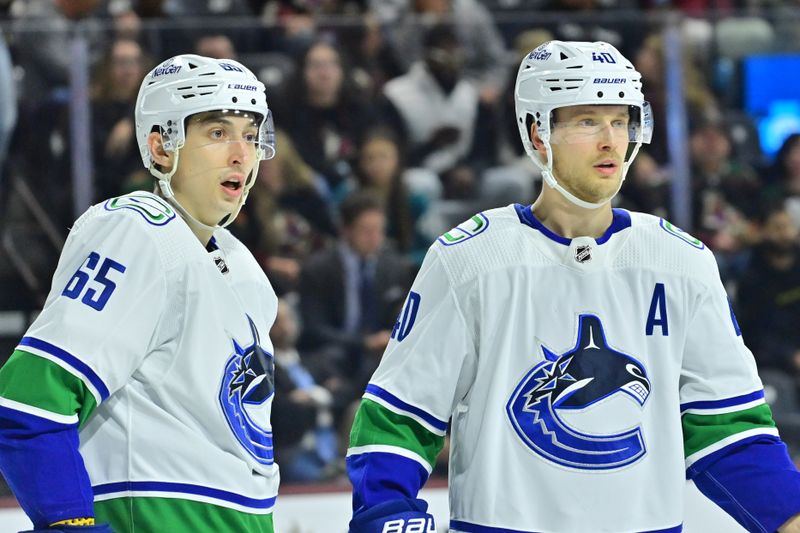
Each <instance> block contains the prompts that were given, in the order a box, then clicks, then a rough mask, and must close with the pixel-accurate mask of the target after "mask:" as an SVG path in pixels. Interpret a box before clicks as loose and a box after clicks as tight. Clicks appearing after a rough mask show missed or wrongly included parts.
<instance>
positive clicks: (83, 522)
mask: <svg viewBox="0 0 800 533" xmlns="http://www.w3.org/2000/svg"><path fill="white" fill-rule="evenodd" d="M93 525H94V518H91V517H89V518H69V519H67V520H60V521H58V522H53V523H52V524H50V527H53V526H93Z"/></svg>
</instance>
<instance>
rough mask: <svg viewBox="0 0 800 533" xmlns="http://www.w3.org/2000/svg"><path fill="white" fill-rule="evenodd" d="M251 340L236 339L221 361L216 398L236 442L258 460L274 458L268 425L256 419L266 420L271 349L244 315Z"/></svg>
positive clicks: (272, 383) (270, 388) (272, 377)
mask: <svg viewBox="0 0 800 533" xmlns="http://www.w3.org/2000/svg"><path fill="white" fill-rule="evenodd" d="M247 320H248V322H249V323H250V333H251V335H252V337H253V341H252V344H250V345H249V346H247V347H244V348H243V347H242V346H241V345H240V344H239V343H238V342H236V339H231V340H232V342H233V355H232V356H231V357H230V359H228V362H227V363H226V364H225V374H224V377H223V379H222V386H221V387H220V391H219V402H220V405H221V406H222V411H223V413H225V419H226V420H227V422H228V426H229V427H230V428H231V431H233V434H234V435H235V436H236V439H237V440H238V441H239V443H240V444H241V445H242V446H243V447H244V448H245V449H246V450H247V451H248V452H249V453H250V455H252V456H253V457H254V458H255V459H256V460H257V461H258V462H259V463H261V464H266V465H269V464H272V463H273V462H274V457H273V452H272V428H271V427H269V426H267V427H264V426H263V425H261V424H259V423H258V422H256V420H255V418H256V417H258V418H259V419H261V420H269V409H270V405H271V403H272V402H271V400H272V397H273V395H274V393H275V363H274V357H273V356H272V354H271V353H269V352H267V351H265V350H264V349H263V348H262V347H261V345H260V339H259V335H258V330H257V329H256V325H255V324H254V323H253V320H252V319H251V318H250V317H249V316H248V317H247Z"/></svg>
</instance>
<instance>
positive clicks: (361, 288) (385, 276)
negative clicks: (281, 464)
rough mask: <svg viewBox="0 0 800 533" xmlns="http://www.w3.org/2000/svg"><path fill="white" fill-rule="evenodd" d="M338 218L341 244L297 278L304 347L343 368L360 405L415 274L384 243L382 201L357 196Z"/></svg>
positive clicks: (312, 260)
mask: <svg viewBox="0 0 800 533" xmlns="http://www.w3.org/2000/svg"><path fill="white" fill-rule="evenodd" d="M340 214H341V237H340V239H339V241H338V242H337V243H336V245H335V246H332V247H329V248H328V249H326V250H323V251H321V252H318V253H316V254H314V255H312V256H311V257H310V258H309V259H308V260H307V261H306V263H305V265H304V267H303V271H302V273H301V276H300V312H301V318H302V323H303V333H302V336H301V344H300V346H301V348H302V349H304V350H306V351H307V352H309V353H310V351H314V352H316V353H315V354H314V356H313V357H314V358H317V359H322V360H324V361H326V362H327V363H328V364H329V365H330V366H334V367H336V368H338V371H339V372H340V377H342V378H343V379H345V380H347V381H348V382H349V383H350V385H351V389H352V391H353V396H352V398H351V399H352V400H356V399H358V398H359V397H360V396H361V393H362V392H363V390H364V387H365V386H366V384H367V381H368V379H369V376H370V375H372V372H373V371H374V370H375V368H376V367H377V365H378V362H379V360H380V356H381V354H382V353H383V350H384V349H385V348H386V344H387V343H388V342H389V337H390V335H391V330H392V328H393V327H394V323H395V320H396V318H397V314H398V313H399V311H400V307H401V305H402V303H403V299H404V298H405V296H406V293H407V291H408V288H409V286H410V282H411V271H410V268H409V264H408V262H407V261H406V260H405V259H403V258H402V257H401V256H400V255H399V254H397V252H395V251H394V250H392V248H391V247H390V246H388V245H387V244H386V233H385V228H386V214H385V210H384V205H383V203H382V202H381V201H380V199H379V198H377V197H375V196H374V195H373V194H370V193H368V192H356V193H353V194H352V195H351V196H349V197H347V198H346V199H345V200H344V201H343V202H342V204H341V206H340Z"/></svg>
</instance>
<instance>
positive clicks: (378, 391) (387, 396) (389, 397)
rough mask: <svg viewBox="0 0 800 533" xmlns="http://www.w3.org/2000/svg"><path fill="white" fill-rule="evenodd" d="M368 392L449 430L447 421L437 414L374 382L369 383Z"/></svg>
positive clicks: (429, 422)
mask: <svg viewBox="0 0 800 533" xmlns="http://www.w3.org/2000/svg"><path fill="white" fill-rule="evenodd" d="M367 392H368V393H370V394H372V395H374V396H377V397H378V398H380V399H381V400H383V401H385V402H387V403H389V404H390V405H393V406H395V407H397V408H398V409H402V410H403V411H406V412H408V413H411V414H414V415H417V416H418V417H420V418H421V419H423V420H424V421H425V422H427V423H428V424H430V425H431V426H433V427H435V428H436V429H438V430H439V431H447V421H442V420H439V419H438V418H436V417H435V416H433V415H431V414H429V413H426V412H425V411H423V410H422V409H420V408H419V407H414V406H413V405H411V404H407V403H406V402H404V401H403V400H401V399H400V398H398V397H397V396H395V395H394V394H392V393H391V392H388V391H386V390H384V389H382V388H380V387H379V386H377V385H373V384H372V383H370V384H368V385H367Z"/></svg>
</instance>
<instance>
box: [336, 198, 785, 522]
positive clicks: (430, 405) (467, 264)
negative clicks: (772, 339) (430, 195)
mask: <svg viewBox="0 0 800 533" xmlns="http://www.w3.org/2000/svg"><path fill="white" fill-rule="evenodd" d="M759 406H763V407H764V408H766V406H765V405H764V399H763V391H762V385H761V383H760V380H759V378H758V376H757V373H756V367H755V363H754V360H753V357H752V354H751V353H750V352H749V350H748V349H747V348H746V347H745V345H744V343H743V342H742V338H741V335H740V332H739V329H738V325H737V324H736V321H735V317H734V316H733V313H732V311H731V308H730V305H729V302H728V300H727V296H726V293H725V291H724V289H723V286H722V284H721V282H720V279H719V275H718V272H717V268H716V263H715V261H714V258H713V255H712V254H711V252H710V251H709V250H708V249H706V248H705V247H704V245H703V244H702V243H701V242H700V241H698V240H696V239H694V238H692V237H691V236H689V235H687V234H686V233H684V232H682V231H681V230H679V229H678V228H675V227H674V226H672V225H670V224H669V223H668V222H666V221H664V220H661V219H658V218H655V217H653V216H650V215H644V214H639V213H629V212H627V211H624V210H618V209H615V210H614V222H613V224H612V226H611V227H610V228H609V230H608V231H607V232H606V234H605V235H603V236H602V237H601V238H599V239H593V238H589V237H581V238H574V239H571V240H570V239H565V238H562V237H560V236H558V235H556V234H554V233H552V232H551V231H549V230H548V229H547V228H546V227H544V226H543V225H542V224H541V223H540V222H539V221H538V220H536V218H535V217H534V216H533V214H532V213H531V209H530V207H529V206H521V205H516V206H514V205H512V206H508V207H504V208H499V209H494V210H491V211H487V212H485V213H481V214H479V215H476V216H475V217H473V218H472V219H471V220H468V221H467V222H465V223H464V224H462V225H460V226H458V227H457V228H455V229H454V230H452V231H451V232H448V233H447V234H445V235H444V236H442V237H441V238H440V239H439V240H438V242H436V243H435V244H434V245H433V246H432V247H431V249H430V250H429V252H428V255H427V257H426V259H425V262H424V264H423V266H422V269H421V271H420V273H419V275H418V277H417V279H416V281H415V283H414V285H413V287H412V289H411V293H410V295H409V297H408V299H407V300H406V304H405V308H404V310H403V312H402V313H401V315H400V318H399V319H398V323H397V325H396V326H395V330H394V332H393V340H392V341H391V342H390V344H389V346H388V348H387V350H386V353H385V354H384V356H383V359H382V361H381V365H380V367H379V368H378V370H377V371H376V373H375V375H374V376H373V378H372V380H371V381H370V384H369V386H368V388H367V392H366V394H365V395H364V401H363V403H362V412H363V415H362V413H360V415H361V416H359V417H358V418H357V420H356V425H355V427H354V431H353V434H352V437H351V448H350V450H349V452H348V464H349V466H350V468H351V474H352V472H356V476H357V477H359V476H362V475H363V478H361V477H359V479H362V482H359V483H354V485H355V491H356V499H357V502H358V501H363V502H366V503H365V504H366V505H369V504H374V503H375V502H376V501H377V500H376V499H379V497H380V496H379V495H377V493H375V494H374V495H372V496H371V495H369V494H367V493H368V492H369V490H370V489H369V486H370V483H374V482H375V481H376V480H375V479H370V475H372V476H375V475H379V474H378V472H380V471H381V468H383V467H381V466H380V465H381V464H383V465H389V464H391V465H392V466H391V470H392V471H393V472H394V474H393V475H395V476H396V477H398V478H399V477H401V476H403V475H404V474H402V472H403V471H404V469H406V470H407V471H408V472H409V474H408V476H407V477H408V478H409V479H411V478H412V477H413V476H415V475H418V474H420V475H421V476H422V478H423V479H424V477H425V476H426V474H425V472H427V473H430V471H431V466H432V461H433V459H434V458H435V452H436V451H437V450H434V451H433V452H431V450H432V449H433V448H434V446H432V445H431V444H430V442H431V439H435V438H442V437H443V436H444V434H445V431H446V429H447V427H448V421H449V423H450V429H451V444H450V463H449V470H450V472H449V486H450V489H449V490H450V509H451V511H450V512H451V522H450V528H451V530H452V531H463V532H469V533H472V532H490V531H491V532H495V531H503V532H511V533H514V532H561V533H564V532H575V533H586V532H601V531H604V532H605V531H607V532H615V533H622V532H642V531H670V532H673V531H680V529H681V524H682V518H683V498H684V487H685V480H686V468H688V467H689V466H690V465H691V464H692V463H693V462H695V461H697V460H699V459H701V458H702V457H704V456H707V455H708V454H709V453H712V452H713V451H715V450H719V449H720V448H721V447H724V446H728V445H730V444H732V443H734V442H736V441H739V440H741V439H744V438H748V437H751V436H753V435H757V434H765V435H777V432H776V430H775V428H774V427H772V426H770V425H764V426H763V427H743V426H736V425H735V424H731V425H730V427H726V426H725V424H726V420H728V419H727V418H726V416H728V415H730V414H731V413H734V414H735V413H737V412H741V411H742V410H746V409H751V408H756V407H759ZM682 412H683V413H684V414H687V413H688V414H691V413H697V414H703V415H719V416H718V417H717V418H714V420H715V423H714V424H710V425H709V426H708V428H704V427H702V426H698V427H693V428H689V429H686V428H683V427H682V416H681V415H682ZM767 418H768V417H767ZM709 419H710V418H709ZM409 420H411V421H413V422H409ZM387 421H390V422H387ZM405 423H408V427H409V428H411V430H409V431H405V432H401V431H398V432H392V431H391V430H390V429H387V428H391V427H392V426H391V424H395V425H399V424H405ZM715 424H716V425H715ZM378 455H381V456H382V458H381V459H380V460H379V459H377V458H376V457H377V456H378ZM369 461H373V463H371V464H372V465H373V466H372V467H371V468H366V467H363V464H366V463H368V462H369ZM381 461H382V462H381ZM409 461H410V462H415V463H416V464H417V465H418V466H419V467H420V469H419V473H413V474H412V473H410V472H411V471H410V470H408V466H407V465H408V463H409ZM385 470H390V467H389V466H386V467H385ZM423 471H424V472H423ZM352 477H353V475H351V478H352ZM413 483H414V482H413V481H412V482H408V486H411V485H413ZM398 485H403V486H406V485H405V484H403V483H399V484H398ZM409 491H412V492H413V489H409ZM370 498H373V500H372V501H371V502H370Z"/></svg>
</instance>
